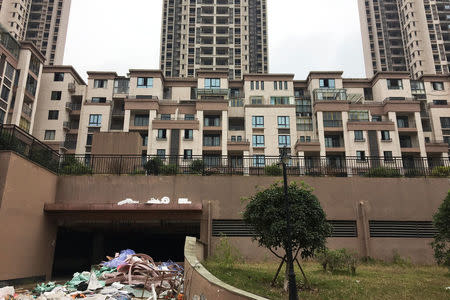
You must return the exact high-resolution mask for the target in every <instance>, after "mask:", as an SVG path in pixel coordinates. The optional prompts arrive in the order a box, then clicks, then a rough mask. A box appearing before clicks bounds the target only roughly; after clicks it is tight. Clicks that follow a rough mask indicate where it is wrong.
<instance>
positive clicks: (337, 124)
mask: <svg viewBox="0 0 450 300" xmlns="http://www.w3.org/2000/svg"><path fill="white" fill-rule="evenodd" d="M323 127H325V128H342V120H323Z"/></svg>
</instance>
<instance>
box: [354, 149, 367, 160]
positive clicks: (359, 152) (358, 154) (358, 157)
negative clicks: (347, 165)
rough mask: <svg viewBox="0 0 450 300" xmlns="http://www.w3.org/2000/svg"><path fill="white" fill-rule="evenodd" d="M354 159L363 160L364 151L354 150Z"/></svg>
mask: <svg viewBox="0 0 450 300" xmlns="http://www.w3.org/2000/svg"><path fill="white" fill-rule="evenodd" d="M356 159H357V160H359V161H365V160H366V153H365V152H364V151H356Z"/></svg>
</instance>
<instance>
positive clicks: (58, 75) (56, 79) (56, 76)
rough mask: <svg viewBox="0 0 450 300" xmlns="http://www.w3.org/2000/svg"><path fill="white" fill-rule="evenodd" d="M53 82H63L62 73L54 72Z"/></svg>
mask: <svg viewBox="0 0 450 300" xmlns="http://www.w3.org/2000/svg"><path fill="white" fill-rule="evenodd" d="M53 81H64V73H61V72H56V73H55V74H54V75H53Z"/></svg>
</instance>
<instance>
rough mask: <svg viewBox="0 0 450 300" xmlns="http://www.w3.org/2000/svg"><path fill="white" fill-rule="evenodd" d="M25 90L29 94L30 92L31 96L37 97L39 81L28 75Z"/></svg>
mask: <svg viewBox="0 0 450 300" xmlns="http://www.w3.org/2000/svg"><path fill="white" fill-rule="evenodd" d="M25 89H26V90H27V92H29V93H30V94H31V95H33V96H35V95H36V89H37V80H36V79H34V78H33V76H31V75H28V78H27V84H26V87H25Z"/></svg>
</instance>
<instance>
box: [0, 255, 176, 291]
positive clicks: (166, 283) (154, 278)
mask: <svg viewBox="0 0 450 300" xmlns="http://www.w3.org/2000/svg"><path fill="white" fill-rule="evenodd" d="M107 258H108V261H105V262H102V263H101V264H100V265H96V266H93V267H92V269H91V271H90V272H87V271H84V272H81V273H75V274H73V277H72V279H71V280H70V281H68V282H66V283H64V284H57V283H56V282H47V283H41V284H38V285H37V286H36V288H35V289H34V290H33V291H32V292H29V291H26V290H24V291H22V290H21V291H20V293H19V292H17V291H14V288H13V287H6V288H2V289H0V300H12V299H14V300H32V299H36V300H75V299H83V300H132V299H146V300H157V299H182V289H183V273H184V269H183V267H181V266H180V265H178V264H176V263H174V262H172V261H167V262H164V263H160V264H158V263H155V262H154V260H153V259H152V258H151V257H150V256H148V255H146V254H136V253H135V252H134V251H133V250H130V249H127V250H123V251H121V252H120V253H116V255H115V256H114V257H107Z"/></svg>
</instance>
